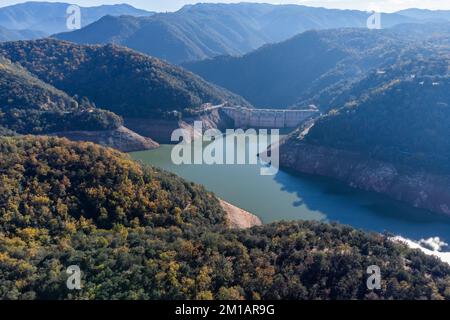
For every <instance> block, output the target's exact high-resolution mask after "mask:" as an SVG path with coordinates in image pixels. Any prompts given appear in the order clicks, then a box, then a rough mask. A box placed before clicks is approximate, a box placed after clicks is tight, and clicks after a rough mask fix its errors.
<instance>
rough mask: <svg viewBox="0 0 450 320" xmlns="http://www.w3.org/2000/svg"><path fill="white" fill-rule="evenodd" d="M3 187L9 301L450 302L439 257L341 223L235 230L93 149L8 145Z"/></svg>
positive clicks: (24, 141) (198, 195) (209, 209)
mask: <svg viewBox="0 0 450 320" xmlns="http://www.w3.org/2000/svg"><path fill="white" fill-rule="evenodd" d="M0 180H1V182H2V183H1V184H0V297H1V298H4V299H111V298H117V299H183V298H184V299H349V298H360V299H364V298H366V299H419V298H420V299H427V298H428V299H444V298H445V299H450V267H449V266H448V265H446V264H444V263H442V262H440V261H439V260H437V258H432V257H428V256H425V255H424V254H422V253H420V252H419V251H413V250H410V249H408V248H406V247H405V246H403V245H399V244H395V243H393V242H391V241H390V240H388V239H387V238H386V237H385V236H382V235H379V234H366V233H363V232H361V231H358V230H355V229H353V228H350V227H347V226H341V225H335V224H322V223H317V222H291V223H286V222H280V223H275V224H270V225H266V226H261V227H254V228H252V229H250V230H244V231H240V230H229V229H228V226H227V222H226V219H225V215H224V212H223V211H222V208H221V206H220V204H219V201H218V199H217V198H216V197H215V196H214V195H213V194H211V193H209V192H207V191H205V190H204V189H203V188H202V187H200V186H198V185H195V184H193V183H189V182H186V181H184V180H182V179H180V178H178V177H176V176H175V175H172V174H169V173H166V172H164V171H161V170H159V169H156V168H153V167H145V166H142V165H140V164H138V163H136V162H133V161H132V160H130V159H129V158H128V157H127V156H125V155H123V154H121V153H119V152H117V151H114V150H113V149H106V148H103V147H100V146H97V145H94V144H91V143H75V142H69V141H68V140H66V139H58V138H43V137H41V138H35V137H22V138H15V137H9V138H0ZM70 265H78V266H79V267H80V268H81V270H82V272H83V276H82V289H81V290H74V291H70V290H68V289H67V287H66V279H67V277H68V275H67V274H66V272H65V270H66V268H67V267H68V266H70ZM370 265H378V266H379V267H380V268H381V270H382V289H381V290H375V291H368V290H367V287H366V279H367V276H368V275H367V274H366V273H365V271H366V269H367V267H368V266H370Z"/></svg>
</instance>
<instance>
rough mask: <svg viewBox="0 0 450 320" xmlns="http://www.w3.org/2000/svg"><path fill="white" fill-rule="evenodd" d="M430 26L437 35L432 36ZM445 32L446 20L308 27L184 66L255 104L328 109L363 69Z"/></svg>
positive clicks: (393, 59)
mask: <svg viewBox="0 0 450 320" xmlns="http://www.w3.org/2000/svg"><path fill="white" fill-rule="evenodd" d="M444 30H447V33H445V31H444ZM427 31H428V33H427ZM435 31H436V32H437V34H439V35H440V36H436V37H432V35H433V34H435V33H434V32H435ZM424 33H426V34H427V35H429V36H425V35H424ZM444 34H447V35H449V34H450V24H443V25H441V24H432V25H421V24H408V25H407V26H403V25H400V26H398V27H395V28H393V29H387V30H368V29H335V30H322V31H308V32H305V33H302V34H300V35H298V36H295V37H293V38H291V39H289V40H286V41H284V42H281V43H276V44H271V45H266V46H263V47H261V48H260V49H258V50H255V51H253V52H251V53H248V54H246V55H244V56H239V57H232V56H219V57H216V58H213V59H207V60H203V61H198V62H192V63H186V64H184V66H185V67H186V68H188V69H190V70H192V71H193V72H195V73H197V74H199V75H201V76H202V77H204V78H205V79H207V80H209V81H211V82H213V83H216V84H218V85H220V86H223V87H225V88H227V89H229V90H231V91H233V92H236V93H238V94H240V95H241V96H243V97H244V98H246V99H247V100H248V101H250V102H251V103H252V104H254V105H255V106H257V107H269V108H287V107H290V106H292V105H297V106H298V107H305V106H307V105H308V104H316V105H317V106H318V107H319V108H320V109H322V110H327V109H330V108H332V107H334V106H335V105H334V101H333V99H335V98H336V96H338V95H339V92H340V91H341V90H345V88H346V87H348V86H349V85H350V84H351V83H353V82H355V81H358V80H360V79H361V78H362V77H364V76H365V75H366V74H367V72H369V71H371V70H374V69H377V68H383V67H384V66H386V65H389V64H393V63H395V62H396V61H397V60H401V59H405V56H407V54H408V53H409V52H410V51H412V50H419V51H420V50H422V49H421V48H422V47H423V44H422V42H423V41H425V40H426V39H431V38H432V41H433V42H439V41H440V40H439V39H441V37H442V35H444ZM430 41H431V40H430ZM428 48H429V47H428ZM424 53H425V52H424ZM314 97H315V98H314Z"/></svg>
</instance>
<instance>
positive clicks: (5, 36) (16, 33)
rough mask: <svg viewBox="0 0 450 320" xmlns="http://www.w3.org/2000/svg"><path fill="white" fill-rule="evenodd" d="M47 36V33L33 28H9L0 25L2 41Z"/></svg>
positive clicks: (0, 40) (0, 38) (0, 39)
mask: <svg viewBox="0 0 450 320" xmlns="http://www.w3.org/2000/svg"><path fill="white" fill-rule="evenodd" d="M44 36H45V33H43V32H40V31H32V30H9V29H6V28H3V27H2V26H0V42H3V41H16V40H26V39H38V38H42V37H44Z"/></svg>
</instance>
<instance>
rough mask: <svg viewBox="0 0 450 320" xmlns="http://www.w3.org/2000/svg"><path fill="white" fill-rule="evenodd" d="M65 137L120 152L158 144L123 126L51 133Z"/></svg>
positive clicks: (140, 149) (152, 146) (147, 148)
mask: <svg viewBox="0 0 450 320" xmlns="http://www.w3.org/2000/svg"><path fill="white" fill-rule="evenodd" d="M51 135H52V136H58V137H65V138H67V139H69V140H73V141H89V142H94V143H98V144H100V145H103V146H106V147H111V148H114V149H117V150H120V151H122V152H133V151H142V150H150V149H155V148H158V147H159V144H158V143H157V142H155V141H153V140H152V139H150V138H147V137H143V136H141V135H139V134H137V133H136V132H134V131H131V130H129V129H128V128H125V127H120V128H118V129H116V130H104V131H67V132H57V133H53V134H51Z"/></svg>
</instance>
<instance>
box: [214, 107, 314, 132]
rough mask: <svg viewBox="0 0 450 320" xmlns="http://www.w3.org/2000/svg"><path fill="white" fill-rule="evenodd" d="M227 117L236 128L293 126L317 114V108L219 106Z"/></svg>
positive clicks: (280, 127)
mask: <svg viewBox="0 0 450 320" xmlns="http://www.w3.org/2000/svg"><path fill="white" fill-rule="evenodd" d="M220 110H221V111H222V112H224V113H225V114H226V115H227V116H228V117H230V118H231V119H233V120H234V122H235V127H237V128H244V129H245V128H273V129H282V128H295V127H297V126H299V125H300V124H302V123H303V122H305V121H306V120H308V119H310V118H311V117H314V116H317V115H318V114H319V112H318V111H317V110H313V109H311V110H276V109H248V108H240V107H220Z"/></svg>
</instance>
